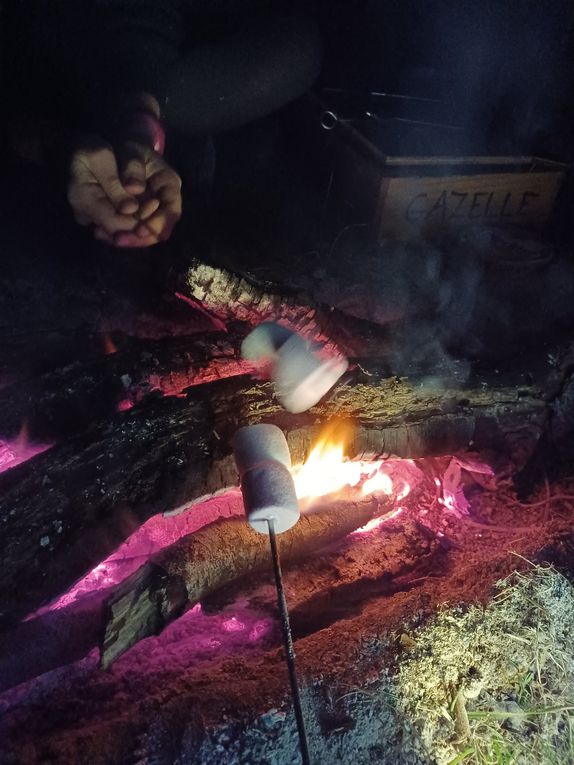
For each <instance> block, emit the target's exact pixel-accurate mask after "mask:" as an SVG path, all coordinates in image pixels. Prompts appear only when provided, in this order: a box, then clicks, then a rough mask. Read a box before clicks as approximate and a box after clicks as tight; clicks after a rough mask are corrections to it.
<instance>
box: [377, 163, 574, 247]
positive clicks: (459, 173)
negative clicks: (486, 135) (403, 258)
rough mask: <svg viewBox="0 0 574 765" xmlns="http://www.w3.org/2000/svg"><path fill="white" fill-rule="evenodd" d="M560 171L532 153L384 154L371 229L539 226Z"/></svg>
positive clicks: (387, 232) (432, 232) (400, 234)
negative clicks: (373, 225) (481, 225)
mask: <svg viewBox="0 0 574 765" xmlns="http://www.w3.org/2000/svg"><path fill="white" fill-rule="evenodd" d="M394 170H397V171H398V172H397V173H396V174H395V173H393V171H394ZM429 171H432V174H431V172H429ZM565 172H566V168H565V167H564V166H563V165H561V164H559V163H556V162H549V161H546V160H543V159H539V158H536V157H461V158H452V157H429V158H425V157H421V158H410V157H402V158H398V157H387V158H386V160H385V164H384V166H383V174H382V175H381V180H380V191H379V196H378V202H377V207H376V212H375V221H374V222H375V226H376V230H377V232H378V235H379V237H380V238H393V239H412V238H423V239H436V238H438V237H440V236H442V234H443V233H444V232H445V231H448V230H451V229H452V228H453V227H458V226H465V225H480V224H484V225H486V226H513V227H520V228H527V229H531V230H533V231H539V230H541V229H542V228H543V227H544V225H545V224H546V223H547V221H548V219H549V217H550V214H551V212H552V209H553V207H554V203H555V201H556V196H557V194H558V191H559V190H560V187H561V185H562V183H563V181H564V177H565Z"/></svg>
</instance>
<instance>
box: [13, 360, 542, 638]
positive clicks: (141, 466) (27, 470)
mask: <svg viewBox="0 0 574 765" xmlns="http://www.w3.org/2000/svg"><path fill="white" fill-rule="evenodd" d="M516 375H517V377H516V378H513V379H512V380H505V384H504V385H500V384H499V385H498V387H492V388H488V387H482V386H475V387H469V388H467V389H465V390H463V391H461V390H456V389H446V390H445V389H437V388H434V387H426V388H421V387H420V386H417V385H413V384H412V383H411V382H409V381H406V380H398V379H396V378H392V379H377V378H376V377H375V376H374V375H370V376H366V377H362V376H361V375H360V374H359V375H356V377H355V380H354V381H353V383H352V384H351V383H347V384H339V385H338V386H337V387H336V389H335V390H334V391H333V393H332V395H331V398H330V400H329V401H328V402H326V403H322V404H320V405H318V406H317V407H314V408H313V409H312V410H310V411H309V412H307V413H304V414H300V415H289V414H287V413H286V412H285V411H283V410H282V409H281V408H280V407H279V405H278V404H277V403H276V402H275V399H274V397H273V391H272V389H271V386H270V385H268V384H255V383H254V382H253V381H252V380H251V379H249V378H245V377H236V378H233V379H230V380H222V381H218V382H212V383H208V384H206V385H201V386H197V387H195V388H193V389H191V390H190V391H189V393H188V398H187V399H186V400H184V399H178V398H174V397H172V398H166V399H163V400H161V399H160V400H158V401H149V402H147V403H146V404H145V405H143V404H142V405H141V406H136V407H134V408H133V409H132V410H131V411H126V412H121V413H118V414H116V415H115V416H114V417H112V418H110V419H108V420H104V421H103V422H101V423H100V424H99V425H97V426H96V427H94V428H93V429H92V430H90V431H88V432H86V433H84V434H82V435H81V436H78V437H76V438H74V439H71V440H69V441H68V442H66V443H63V444H61V445H58V446H55V447H53V448H52V449H50V450H48V451H46V452H44V453H42V454H40V455H37V456H36V457H34V458H33V459H31V460H29V461H28V462H25V463H23V464H21V465H19V466H17V467H15V468H13V469H12V470H9V471H7V472H5V473H3V474H1V475H0V519H1V522H2V532H3V555H2V560H1V562H0V603H1V604H2V613H1V615H0V622H5V623H6V622H9V621H11V620H14V619H17V618H19V617H21V616H23V615H25V614H26V613H28V612H30V611H31V610H34V609H35V608H37V607H39V606H40V605H42V604H43V603H45V602H46V601H47V600H49V599H51V598H53V597H55V596H57V595H59V594H61V593H62V592H63V591H65V590H66V589H67V588H68V587H70V586H71V585H72V584H73V583H74V581H76V580H77V579H78V578H80V577H81V576H83V575H84V574H85V573H87V572H88V571H89V570H91V569H92V568H94V566H96V565H97V564H98V563H100V562H101V561H102V560H103V559H104V558H105V557H107V556H108V555H109V554H110V553H111V552H112V551H113V550H114V549H115V548H116V547H117V546H118V545H119V544H120V543H121V542H122V541H123V540H124V539H125V538H126V537H127V536H129V534H130V533H131V532H132V531H133V530H134V529H135V528H136V527H138V526H139V525H141V524H142V523H143V522H144V521H146V520H147V519H148V518H149V517H151V516H152V515H154V514H156V513H160V512H166V511H171V510H174V509H175V508H178V507H180V506H182V505H184V504H185V503H189V502H191V501H192V500H196V499H198V498H200V497H202V496H205V495H207V494H212V493H214V492H217V491H220V490H222V489H224V488H226V487H229V486H233V485H235V484H236V482H237V473H236V469H235V466H234V464H233V459H232V457H231V439H232V436H233V433H234V432H235V431H236V430H237V429H238V428H239V427H240V426H242V425H246V424H251V423H256V422H271V423H274V424H276V425H278V426H279V427H281V428H282V430H283V431H284V432H285V433H286V435H287V439H288V442H289V447H290V450H291V454H292V458H293V461H294V463H298V462H302V461H303V460H304V459H305V457H306V456H307V454H308V451H309V448H310V445H311V443H312V442H313V440H314V439H315V438H316V436H317V434H318V431H319V429H320V426H321V424H322V423H323V424H324V423H325V422H328V421H329V420H331V419H333V418H334V417H349V418H353V419H354V420H355V421H356V424H357V431H356V435H355V437H354V440H353V442H352V444H351V446H350V451H349V456H351V457H354V456H360V455H362V454H368V455H377V454H379V455H380V454H384V453H389V454H396V455H398V456H404V457H419V456H424V455H427V454H446V453H454V452H456V451H459V450H461V449H466V448H468V445H469V444H472V445H473V448H475V449H481V448H495V449H497V451H499V452H500V453H502V454H506V455H508V456H510V457H511V458H512V459H513V460H514V462H515V464H516V465H519V466H523V465H524V464H525V462H526V461H527V460H528V459H529V457H530V456H531V455H532V452H533V450H534V448H535V447H536V444H537V443H538V440H539V439H540V437H541V434H542V433H543V432H544V429H545V427H546V423H547V418H548V409H549V406H548V402H547V400H546V395H545V393H544V392H543V391H544V388H543V386H542V389H541V387H540V386H537V385H534V384H531V385H521V388H520V395H519V396H517V389H516V385H515V381H516V379H518V380H522V379H523V376H522V372H521V370H518V369H517V370H516Z"/></svg>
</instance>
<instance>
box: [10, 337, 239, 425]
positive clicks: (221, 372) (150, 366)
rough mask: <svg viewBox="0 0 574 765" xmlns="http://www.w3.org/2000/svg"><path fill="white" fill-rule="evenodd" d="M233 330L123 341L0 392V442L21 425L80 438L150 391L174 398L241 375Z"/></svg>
mask: <svg viewBox="0 0 574 765" xmlns="http://www.w3.org/2000/svg"><path fill="white" fill-rule="evenodd" d="M241 337H242V335H241V334H239V333H237V332H236V331H230V332H229V333H227V332H225V333H223V332H212V333H208V334H206V335H202V336H200V335H196V336H191V337H176V338H166V339H164V340H159V341H146V342H142V341H133V340H131V341H127V342H124V343H122V345H121V347H120V348H119V349H118V350H116V351H114V352H112V353H109V354H108V355H105V356H100V357H98V358H96V359H90V360H88V361H86V360H85V359H80V360H78V361H75V362H73V363H71V364H68V365H67V366H64V367H61V368H59V369H55V370H53V371H51V372H47V373H45V374H43V375H40V376H39V377H36V378H33V379H31V380H25V381H22V382H19V383H18V384H15V385H12V386H10V387H8V388H5V389H4V390H2V392H1V394H0V437H5V438H11V437H14V436H15V435H16V434H18V433H19V432H20V430H21V429H22V427H23V426H24V427H25V428H26V431H27V435H28V436H29V437H30V438H35V439H46V438H48V439H52V438H56V439H57V438H60V437H62V436H67V435H71V434H73V433H78V432H80V431H81V430H84V429H85V428H87V427H89V426H90V425H92V424H93V423H94V422H96V421H97V420H100V419H102V418H105V417H109V416H110V414H112V413H113V412H114V411H115V410H116V408H117V406H118V405H119V404H120V403H121V402H122V401H129V402H130V403H133V402H136V401H140V400H141V399H143V398H144V397H145V396H147V395H148V394H149V393H151V392H153V391H160V392H162V393H164V394H166V395H177V394H179V393H180V392H181V391H182V390H184V389H185V388H187V387H189V386H190V385H196V384H197V383H199V382H210V381H211V380H216V379H219V378H222V377H230V376H233V375H236V374H240V373H241V372H243V371H245V365H242V363H241V360H240V358H239V352H238V348H239V346H240V343H241Z"/></svg>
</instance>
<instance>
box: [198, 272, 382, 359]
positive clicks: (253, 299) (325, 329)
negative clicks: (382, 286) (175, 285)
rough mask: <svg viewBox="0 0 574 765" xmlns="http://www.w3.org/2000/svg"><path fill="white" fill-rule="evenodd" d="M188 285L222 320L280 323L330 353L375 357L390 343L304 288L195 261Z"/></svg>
mask: <svg viewBox="0 0 574 765" xmlns="http://www.w3.org/2000/svg"><path fill="white" fill-rule="evenodd" d="M185 280H186V285H185V289H186V290H187V292H188V294H189V295H190V296H191V297H192V298H193V300H197V301H199V302H200V303H201V305H202V306H204V308H205V309H206V310H207V311H209V313H210V314H212V315H213V316H215V317H217V318H218V319H220V320H223V321H224V322H228V321H231V320H239V321H243V322H245V323H247V324H249V325H251V326H255V325H257V324H260V323H261V322H263V321H276V322H278V323H280V324H283V325H285V326H287V327H289V328H290V329H292V330H295V331H296V332H298V333H299V334H301V335H303V337H305V338H306V339H307V340H312V341H315V342H319V343H325V344H326V348H327V350H329V351H337V350H340V351H342V352H343V353H344V354H345V355H346V356H350V357H355V358H359V357H368V358H370V359H371V360H372V359H375V358H378V359H386V358H387V357H388V349H389V342H388V338H387V337H386V335H385V334H383V332H382V330H381V329H380V328H377V327H375V326H374V325H370V324H368V323H367V322H366V321H361V320H360V319H361V318H364V317H360V318H359V319H357V318H354V317H352V316H351V315H346V314H343V313H339V312H338V311H334V310H333V307H332V305H330V304H329V303H327V302H324V301H317V300H316V299H314V297H313V295H310V294H309V293H308V292H307V291H306V290H304V289H303V288H301V287H300V286H294V287H293V288H292V289H289V288H288V287H287V288H286V287H278V286H276V285H270V284H261V283H260V282H257V281H256V280H255V279H254V278H252V277H251V276H250V275H248V274H240V273H235V272H232V271H227V270H226V269H223V268H218V267H217V266H212V265H208V264H206V263H201V262H199V261H195V262H194V263H193V264H192V265H191V266H190V268H189V269H188V271H187V274H186V276H185Z"/></svg>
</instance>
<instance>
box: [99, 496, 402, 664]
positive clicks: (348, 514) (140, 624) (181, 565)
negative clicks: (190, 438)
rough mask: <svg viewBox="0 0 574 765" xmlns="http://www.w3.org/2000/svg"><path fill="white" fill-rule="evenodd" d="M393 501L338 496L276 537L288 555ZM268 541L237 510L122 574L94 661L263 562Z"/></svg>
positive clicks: (298, 554) (333, 536)
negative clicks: (235, 515) (237, 515)
mask: <svg viewBox="0 0 574 765" xmlns="http://www.w3.org/2000/svg"><path fill="white" fill-rule="evenodd" d="M391 507H392V500H391V499H390V498H388V497H382V498H380V497H374V496H373V497H371V498H368V499H364V500H355V501H352V500H348V499H347V500H340V501H335V502H332V503H331V504H329V505H328V506H327V507H325V508H323V509H321V510H320V511H317V512H312V513H308V514H307V515H303V516H301V518H300V519H299V522H298V523H297V524H296V525H295V526H294V527H293V528H291V529H290V530H289V531H286V532H285V533H283V534H281V535H279V536H278V537H277V544H278V548H279V554H280V556H281V559H282V560H283V562H285V563H288V562H292V561H296V560H299V559H302V558H305V557H307V556H309V555H310V554H311V553H312V552H314V551H315V550H318V549H320V548H321V547H325V546H327V545H329V544H332V543H333V542H335V541H337V540H338V539H340V538H341V537H344V536H346V535H347V534H349V533H351V532H352V531H355V530H356V529H358V528H360V527H361V526H364V525H365V524H367V523H368V522H369V521H370V520H372V519H373V518H374V517H376V516H379V515H381V514H383V513H384V512H385V510H386V511H388V510H390V509H391ZM270 567H271V556H270V552H269V542H268V539H267V537H266V536H265V535H263V534H259V533H257V532H256V531H254V530H253V529H252V528H251V527H250V526H249V525H248V524H247V522H246V521H245V519H244V518H228V519H225V520H221V521H216V522H215V523H212V524H210V525H208V526H206V527H204V528H203V529H201V530H200V531H198V532H196V533H194V534H189V535H187V536H186V537H183V538H182V539H181V540H179V541H178V542H176V543H175V544H173V545H170V546H169V547H167V548H166V549H165V550H162V552H161V553H159V554H158V555H157V556H155V557H154V558H153V559H152V560H151V561H149V562H148V563H146V564H145V565H144V566H142V567H141V568H140V569H139V570H138V571H136V572H135V574H133V575H132V576H130V577H129V578H128V579H127V580H126V581H125V582H123V583H122V584H121V585H120V586H119V587H118V589H117V591H116V592H115V593H114V594H113V595H112V596H111V597H110V599H109V600H108V601H107V604H106V612H107V613H106V624H105V633H104V638H103V641H102V646H101V663H102V666H103V667H108V666H109V665H110V664H111V663H112V662H113V661H114V660H115V659H117V658H118V657H119V656H121V654H122V653H124V652H125V651H127V650H128V649H129V648H131V646H133V645H135V644H136V643H137V642H139V641H140V640H143V639H144V638H146V637H149V636H150V635H157V634H159V633H160V632H161V631H162V630H163V628H164V627H165V626H166V625H167V624H169V622H170V621H172V620H173V619H175V618H177V617H178V616H180V615H181V613H182V611H183V610H184V608H185V607H186V606H193V605H194V604H195V603H198V602H200V601H201V600H202V598H204V597H205V596H206V595H209V594H210V593H212V592H214V591H215V590H217V589H219V588H220V587H222V586H223V585H224V584H227V583H229V582H232V581H233V580H235V579H239V578H240V577H243V576H246V575H248V574H249V575H251V574H256V573H259V572H261V571H263V570H265V569H269V570H270Z"/></svg>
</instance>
